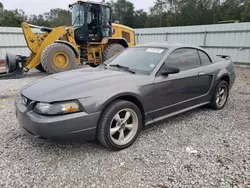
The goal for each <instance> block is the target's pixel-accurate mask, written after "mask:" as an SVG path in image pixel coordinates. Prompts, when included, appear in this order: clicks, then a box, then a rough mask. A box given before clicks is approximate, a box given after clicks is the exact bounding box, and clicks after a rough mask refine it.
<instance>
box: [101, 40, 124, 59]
mask: <svg viewBox="0 0 250 188" xmlns="http://www.w3.org/2000/svg"><path fill="white" fill-rule="evenodd" d="M124 49H125V48H124V46H122V45H120V44H116V43H115V44H110V45H108V46H107V47H106V48H105V49H104V52H103V61H106V60H108V59H109V58H111V57H113V56H114V55H116V54H117V53H119V52H121V51H123V50H124Z"/></svg>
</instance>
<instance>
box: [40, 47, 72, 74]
mask: <svg viewBox="0 0 250 188" xmlns="http://www.w3.org/2000/svg"><path fill="white" fill-rule="evenodd" d="M41 64H42V67H43V68H44V70H45V71H46V72H47V73H49V74H54V73H59V72H63V71H69V70H73V69H75V68H76V57H75V54H74V52H73V50H72V49H71V48H70V47H68V46H67V45H65V44H59V43H54V44H51V45H49V46H47V47H46V48H45V49H44V51H43V53H42V56H41Z"/></svg>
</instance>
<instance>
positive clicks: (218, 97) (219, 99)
mask: <svg viewBox="0 0 250 188" xmlns="http://www.w3.org/2000/svg"><path fill="white" fill-rule="evenodd" d="M228 95H229V86H228V83H227V82H226V81H224V80H221V81H219V83H218V85H217V86H216V89H215V91H214V94H213V96H212V100H211V103H210V104H209V107H210V108H211V109H213V110H221V109H223V108H224V107H225V105H226V103H227V100H228Z"/></svg>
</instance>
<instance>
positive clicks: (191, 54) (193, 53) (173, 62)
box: [165, 48, 201, 71]
mask: <svg viewBox="0 0 250 188" xmlns="http://www.w3.org/2000/svg"><path fill="white" fill-rule="evenodd" d="M165 66H166V67H176V68H179V69H180V70H181V71H183V70H188V69H193V68H196V67H199V66H201V63H200V59H199V55H198V52H197V50H196V49H192V48H181V49H177V50H175V51H173V52H172V53H171V54H170V55H169V56H168V57H167V59H166V61H165Z"/></svg>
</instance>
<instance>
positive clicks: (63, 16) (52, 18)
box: [44, 8, 71, 27]
mask: <svg viewBox="0 0 250 188" xmlns="http://www.w3.org/2000/svg"><path fill="white" fill-rule="evenodd" d="M44 17H45V20H46V21H48V22H49V23H50V26H51V27H57V26H63V25H70V24H71V13H70V11H68V10H64V9H60V8H56V9H51V10H50V12H47V13H45V14H44Z"/></svg>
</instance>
